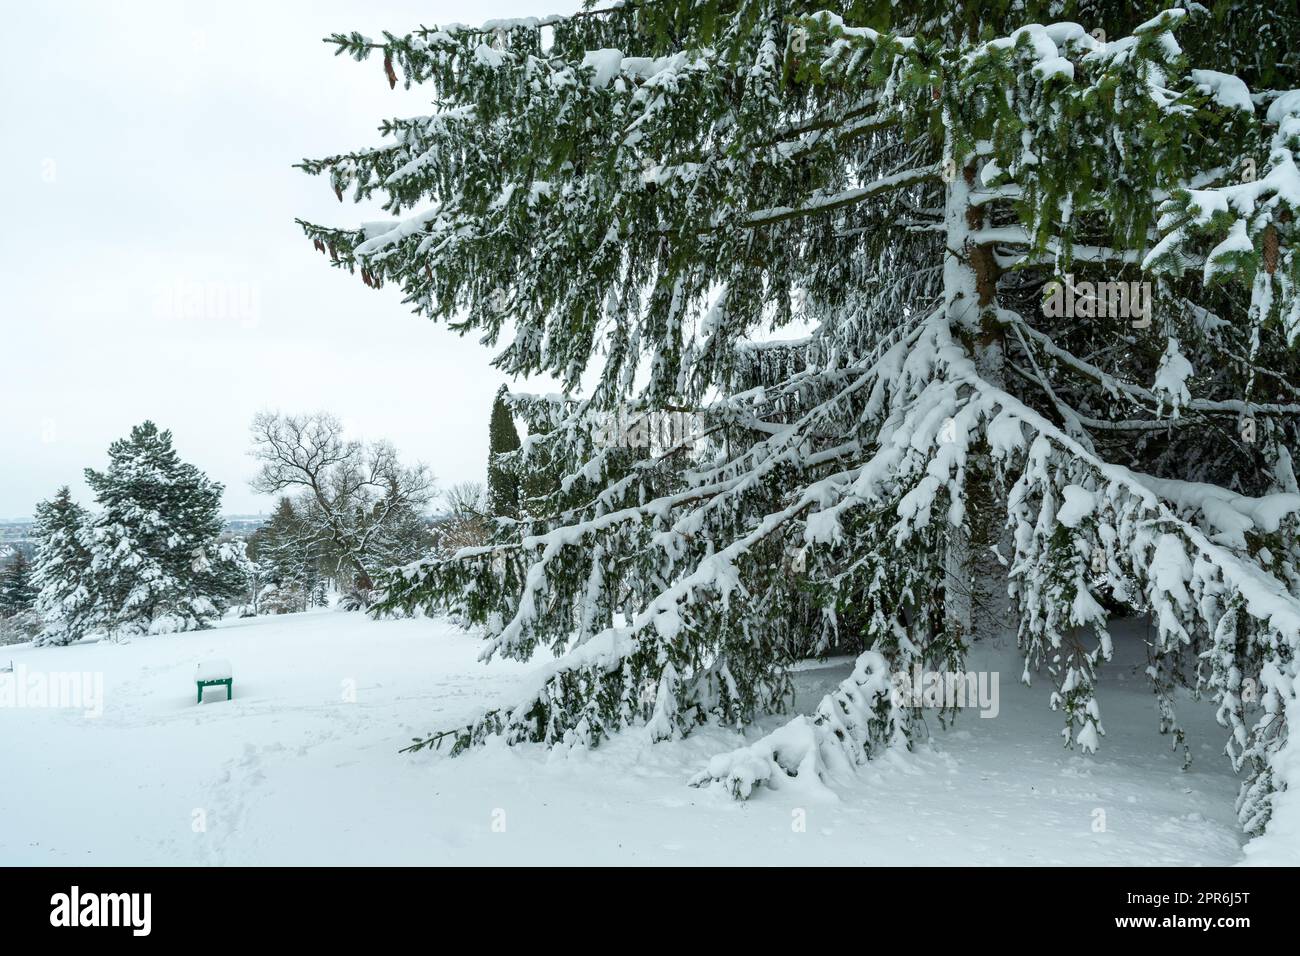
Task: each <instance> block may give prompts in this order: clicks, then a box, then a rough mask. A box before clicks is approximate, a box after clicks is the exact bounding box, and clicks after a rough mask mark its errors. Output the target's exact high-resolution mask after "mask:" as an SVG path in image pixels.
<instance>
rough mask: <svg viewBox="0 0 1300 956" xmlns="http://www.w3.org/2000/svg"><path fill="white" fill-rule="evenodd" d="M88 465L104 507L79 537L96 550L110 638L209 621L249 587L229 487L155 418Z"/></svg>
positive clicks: (99, 608) (101, 625)
mask: <svg viewBox="0 0 1300 956" xmlns="http://www.w3.org/2000/svg"><path fill="white" fill-rule="evenodd" d="M108 457H109V465H108V468H107V469H106V470H104V471H102V472H101V471H95V470H94V469H92V468H88V469H86V482H87V483H88V484H89V485H90V487H91V489H92V490H93V491H94V493H95V500H96V503H97V504H98V506H99V513H98V514H96V515H95V516H94V518H93V519H92V520H91V521H90V523H89V525H88V526H87V527H86V528H85V529H84V530H83V532H82V534H81V536H80V537H81V542H82V544H83V546H84V547H85V548H86V550H87V551H88V552H89V554H90V571H89V590H90V592H91V604H92V606H93V615H92V620H93V624H94V626H95V627H96V628H97V629H102V630H104V631H105V632H107V633H109V634H110V635H114V636H117V635H129V634H141V633H150V632H155V631H177V630H191V629H194V628H200V627H203V626H205V625H206V624H207V623H208V621H209V620H210V619H211V618H213V617H215V616H216V615H217V614H218V613H219V611H220V608H221V606H222V605H224V604H225V603H226V602H227V601H229V600H230V599H231V598H234V597H236V596H237V595H238V594H239V593H240V591H241V590H242V589H243V587H244V584H245V581H244V576H243V574H242V573H240V571H239V565H240V562H241V558H242V548H234V547H232V546H230V545H227V544H222V543H221V542H220V541H219V540H218V538H219V536H220V534H221V493H222V486H221V485H220V484H218V483H216V482H213V481H210V480H209V479H208V478H207V476H206V475H204V474H203V473H202V472H201V471H199V469H198V468H196V467H195V466H193V465H191V464H188V463H186V462H183V461H181V460H180V457H179V456H178V455H177V454H176V451H175V449H174V448H173V447H172V435H171V432H169V431H160V430H159V429H158V426H156V425H155V424H154V423H153V422H145V423H143V424H141V425H137V426H135V427H134V428H132V429H131V434H130V436H129V437H128V438H123V439H119V440H117V441H115V442H113V444H112V445H110V446H109V449H108Z"/></svg>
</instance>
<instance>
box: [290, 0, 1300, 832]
mask: <svg viewBox="0 0 1300 956" xmlns="http://www.w3.org/2000/svg"><path fill="white" fill-rule="evenodd" d="M1165 5H1166V4H1160V3H1151V2H1147V0H1128V2H1105V0H1096V2H1087V0H1079V2H1072V0H1042V2H1039V0H1023V2H1006V0H994V2H987V0H985V2H956V3H954V2H951V0H916V2H911V3H901V2H898V3H889V2H884V0H849V2H845V3H844V4H842V5H841V6H840V7H839V8H837V10H836V11H835V12H818V11H822V8H823V3H822V2H820V0H819V2H817V3H807V4H805V3H801V2H794V0H732V2H729V0H701V2H695V3H690V2H688V3H667V2H637V0H632V2H627V3H623V4H619V5H616V6H613V7H611V8H610V9H595V8H592V9H587V10H585V11H584V12H582V13H580V14H577V15H575V16H571V17H551V18H547V19H544V20H519V21H497V22H494V23H491V24H489V25H487V26H485V27H483V28H481V29H471V28H466V27H461V26H456V27H447V28H441V29H440V28H437V27H425V28H421V29H419V30H416V31H415V32H413V33H409V34H404V35H395V34H385V35H384V36H383V37H382V39H379V40H372V39H370V38H367V37H364V36H362V35H360V34H355V33H354V34H348V35H343V34H339V35H336V36H334V37H333V38H332V42H333V43H334V44H335V45H336V47H337V52H340V53H347V54H350V55H352V56H354V57H355V58H356V59H358V60H366V59H367V58H369V57H371V56H372V55H375V54H379V55H380V56H382V59H383V64H384V71H385V73H386V75H387V77H388V80H389V82H390V83H395V82H396V80H397V78H398V76H399V74H400V77H401V78H402V79H403V80H404V81H405V83H407V84H408V85H410V84H425V85H427V86H428V87H429V88H430V89H431V91H432V93H433V95H434V97H435V98H436V100H437V108H436V110H435V111H434V112H433V113H432V114H431V115H429V116H422V117H414V118H408V119H395V120H391V121H388V122H386V123H385V124H384V125H383V127H382V132H383V133H384V134H385V141H384V142H383V144H382V145H380V146H379V147H378V148H374V149H365V150H359V151H356V152H352V153H347V154H340V155H337V156H332V157H327V158H325V159H320V160H311V161H307V162H305V163H304V164H303V165H304V168H305V169H306V170H307V171H308V172H310V173H314V174H322V175H325V176H327V177H328V179H329V182H330V186H331V188H332V189H333V190H334V191H335V192H336V193H337V194H338V195H339V198H340V199H342V198H343V195H344V192H345V191H350V192H351V194H352V196H353V197H354V198H356V199H358V200H365V199H370V198H372V197H376V196H379V197H382V198H383V200H384V202H385V207H386V209H387V210H388V211H389V212H390V213H391V214H392V216H393V217H394V219H393V221H392V222H391V223H368V224H367V225H365V226H364V227H361V228H334V227H327V226H321V225H316V224H312V223H303V227H304V229H305V231H306V233H307V235H308V237H309V238H310V239H311V240H312V241H313V242H314V243H315V244H316V246H317V248H318V249H319V250H320V251H322V252H327V253H328V254H329V255H330V257H331V259H332V261H333V263H334V264H335V265H336V266H338V267H340V268H344V269H347V270H349V271H353V272H359V273H360V276H361V279H362V281H364V282H365V283H366V284H367V285H369V286H372V287H375V288H381V287H383V286H385V285H387V284H390V283H391V284H393V285H396V286H398V287H400V289H401V290H402V293H403V295H404V296H405V301H406V302H407V303H408V304H409V305H410V306H411V307H412V308H413V309H414V310H416V311H417V312H419V313H422V314H424V315H427V316H429V317H431V318H434V319H444V320H447V321H448V322H450V323H451V324H452V327H453V328H457V329H461V330H466V331H468V330H474V331H476V332H477V333H479V334H480V335H481V336H482V337H483V338H484V340H485V341H486V342H488V343H489V344H498V345H502V346H503V347H502V349H501V351H500V354H499V355H498V357H497V359H496V364H497V365H498V366H499V367H500V368H501V369H502V370H503V371H504V372H506V373H507V374H511V375H525V376H526V375H530V374H534V373H547V374H551V375H553V376H556V377H557V378H559V379H560V380H561V381H562V382H564V383H565V384H566V386H567V391H566V393H565V394H564V395H561V396H551V397H545V398H525V397H519V398H517V399H516V401H515V402H514V408H515V410H516V411H517V412H518V413H520V414H522V415H523V416H524V417H525V418H526V419H527V420H528V421H529V425H530V427H529V431H530V434H537V435H539V436H540V440H538V441H530V442H529V443H528V445H527V446H526V447H525V449H524V450H523V451H521V452H520V453H518V454H517V455H515V456H513V461H512V465H513V467H514V468H515V470H516V472H517V473H519V474H527V472H528V469H529V467H530V465H529V458H530V456H531V455H534V454H540V453H541V452H542V451H543V450H544V451H545V453H546V455H547V456H548V459H547V460H548V461H552V462H555V463H557V464H558V465H559V466H560V467H561V470H562V475H563V478H562V480H561V481H560V482H559V483H558V485H557V486H556V487H555V489H554V491H553V494H552V495H551V496H550V500H549V501H548V502H546V504H547V507H545V508H539V509H537V510H536V511H535V512H531V513H532V514H535V515H536V517H530V518H528V520H526V521H525V522H524V523H523V524H522V525H519V526H509V527H506V526H502V528H501V529H500V531H499V537H498V539H497V541H496V542H495V544H494V546H493V547H491V548H488V549H476V550H473V551H468V552H462V553H461V554H459V555H458V556H456V557H455V558H451V559H443V560H436V561H429V562H425V563H423V564H420V565H417V566H413V567H411V568H408V569H406V570H405V571H403V572H402V573H401V574H400V575H398V576H396V577H394V578H393V579H392V580H391V581H389V582H388V586H389V592H388V593H389V601H390V602H391V603H393V604H397V605H401V606H405V607H412V606H442V607H450V608H454V609H455V610H457V611H458V612H459V613H460V614H462V615H463V617H464V619H466V620H469V621H471V622H473V623H475V624H477V625H480V626H482V627H483V628H484V629H485V631H486V635H487V642H488V643H487V647H486V650H485V657H487V658H491V657H492V656H494V655H504V656H507V657H513V658H527V657H529V656H530V655H531V654H532V653H533V652H534V650H535V649H536V648H537V647H538V645H539V644H540V645H546V646H548V647H550V648H552V649H554V650H555V651H556V652H557V653H561V654H562V655H563V656H561V658H560V660H559V661H558V662H557V664H556V665H555V667H554V669H553V670H552V672H551V674H550V676H549V677H548V678H547V679H546V680H545V681H544V682H542V683H541V684H540V685H539V686H537V687H536V688H535V689H534V691H533V693H531V694H530V695H527V697H526V698H525V699H524V700H523V701H522V702H520V703H518V704H516V705H513V706H510V707H503V708H501V709H499V710H494V711H492V712H490V713H487V714H485V715H483V717H482V718H481V719H479V720H477V721H475V722H474V723H472V724H470V725H469V726H466V727H461V728H448V729H447V731H445V732H442V733H439V734H435V735H433V736H431V737H429V738H428V739H427V741H421V742H420V745H422V744H424V743H432V742H436V741H440V740H443V739H447V740H450V741H452V742H453V743H454V745H455V747H456V749H459V748H461V747H464V746H468V745H471V744H473V743H475V742H478V741H480V740H482V739H483V738H484V737H485V736H487V735H489V734H495V733H501V734H504V735H505V736H506V737H507V739H508V740H510V741H519V740H535V741H544V742H546V743H547V744H551V745H555V744H574V743H584V744H594V743H597V742H599V741H600V740H601V739H602V738H603V737H605V736H607V735H609V734H611V733H613V732H615V731H617V730H619V729H621V728H624V727H627V726H629V725H634V724H645V725H647V727H648V728H649V733H650V735H651V737H652V738H653V739H663V738H671V737H675V736H678V735H681V734H684V733H687V732H689V730H690V729H691V728H692V727H693V726H695V725H696V724H698V723H699V722H700V721H703V720H706V719H717V720H720V721H724V722H726V723H729V724H733V725H737V726H743V725H745V724H746V723H748V722H749V721H750V720H751V719H752V718H753V717H754V716H755V715H756V714H758V713H761V712H764V711H768V710H772V709H779V708H781V707H782V706H784V705H785V704H786V703H787V702H788V701H789V699H790V692H791V682H790V677H789V672H788V666H789V664H790V662H791V661H792V660H793V659H794V658H796V657H798V656H801V655H804V654H808V653H817V652H821V651H824V650H826V649H828V648H830V647H832V646H854V645H858V646H862V647H864V648H865V650H864V651H863V653H862V654H861V656H860V658H859V660H858V665H857V667H856V668H855V671H854V674H853V675H852V676H851V677H850V678H849V679H848V680H847V681H845V682H844V684H843V685H842V686H841V687H840V688H839V690H837V691H835V692H834V693H832V694H830V695H828V696H827V698H826V699H825V700H824V701H823V702H822V704H821V705H820V707H818V708H817V710H816V712H815V713H814V714H813V715H812V716H810V717H799V718H796V719H795V720H794V721H792V722H791V723H790V724H789V725H787V726H786V727H785V728H783V729H782V730H781V731H779V732H778V733H776V734H773V735H771V736H770V737H767V738H764V739H761V740H759V741H757V742H755V743H753V744H751V745H750V746H748V747H746V748H744V749H743V750H740V751H737V752H736V753H735V754H731V755H720V756H719V757H717V758H716V759H714V760H713V761H712V762H711V763H710V765H709V767H708V768H707V769H705V770H703V771H702V772H701V774H700V775H699V777H698V778H697V782H698V783H701V784H705V783H710V782H712V781H720V782H722V783H723V784H724V785H725V786H727V787H728V788H730V789H731V791H732V792H734V793H736V794H737V795H738V796H746V795H748V794H749V793H750V792H751V791H752V789H753V788H754V787H755V786H756V785H758V784H761V783H770V784H775V783H777V782H779V781H780V780H781V779H783V778H784V777H785V776H786V775H794V774H803V773H809V774H811V773H824V772H826V771H827V770H828V769H829V768H832V767H835V766H844V765H848V766H852V765H854V764H857V763H859V762H861V761H863V760H865V759H867V758H868V757H869V756H870V755H872V754H873V753H874V752H875V751H876V750H877V749H878V748H880V747H882V746H885V745H890V744H894V745H906V744H907V743H908V742H909V741H910V740H911V739H912V738H913V737H914V736H915V735H916V734H917V733H919V732H920V729H921V728H920V725H919V722H918V721H917V720H916V719H915V718H916V714H914V713H913V712H912V711H911V710H910V709H908V708H906V707H904V706H902V705H901V704H900V703H898V702H896V701H895V699H894V697H893V696H892V695H891V694H890V693H889V687H890V679H891V675H893V674H896V673H898V672H900V671H903V672H905V671H907V670H909V669H910V667H911V666H912V664H913V663H916V662H921V663H924V664H926V665H928V666H936V667H939V668H941V669H951V668H952V667H953V666H954V665H958V666H959V665H960V662H961V660H962V658H963V655H964V654H965V652H966V650H967V648H968V646H969V643H970V642H971V641H972V640H977V639H979V638H981V637H982V636H983V635H985V634H987V633H991V632H992V630H993V628H994V627H995V626H996V623H997V621H998V618H999V617H1000V616H1001V615H1002V611H1003V606H1004V605H1006V604H1008V603H1009V605H1010V607H1011V608H1012V609H1013V612H1012V613H1013V615H1014V617H1012V618H1011V619H1012V620H1018V638H1019V642H1020V646H1021V647H1022V649H1023V651H1024V655H1025V662H1026V674H1027V675H1029V674H1031V673H1034V672H1040V673H1042V674H1044V675H1046V676H1047V677H1048V679H1049V680H1050V682H1051V687H1052V689H1051V692H1050V701H1051V705H1052V707H1053V708H1055V709H1058V710H1060V711H1061V712H1062V713H1063V715H1064V720H1065V723H1066V730H1067V737H1066V739H1067V741H1068V742H1069V743H1070V744H1071V745H1077V746H1079V747H1081V748H1082V749H1084V750H1088V751H1091V750H1093V749H1095V748H1096V747H1097V746H1098V743H1099V740H1100V737H1101V735H1102V732H1103V731H1102V726H1101V713H1102V705H1103V703H1104V702H1103V701H1100V700H1099V699H1098V698H1097V696H1096V694H1095V692H1094V680H1095V675H1096V671H1097V669H1098V668H1099V667H1100V666H1102V665H1104V663H1105V661H1106V660H1107V659H1109V657H1110V656H1111V650H1112V649H1111V637H1110V634H1109V631H1108V628H1107V622H1108V619H1109V617H1110V615H1111V613H1112V612H1113V611H1116V610H1120V611H1123V612H1125V613H1134V614H1140V615H1147V616H1149V617H1150V619H1151V620H1152V622H1153V626H1154V640H1153V646H1152V647H1151V648H1150V656H1151V661H1150V666H1149V668H1148V674H1149V676H1150V678H1151V682H1152V687H1153V689H1154V692H1155V694H1156V698H1157V701H1158V702H1159V707H1160V710H1161V724H1162V727H1161V729H1162V730H1165V731H1169V732H1172V733H1174V734H1175V735H1176V739H1177V737H1178V735H1180V733H1181V732H1180V731H1179V730H1178V728H1177V716H1176V714H1175V712H1174V689H1175V688H1176V686H1178V685H1180V684H1185V685H1190V686H1192V687H1195V688H1197V689H1198V690H1201V691H1204V692H1206V693H1208V694H1210V695H1212V696H1213V698H1214V700H1215V701H1216V703H1217V706H1218V713H1219V717H1220V721H1221V722H1222V723H1223V724H1224V726H1225V728H1227V731H1228V733H1227V737H1228V743H1227V752H1228V755H1229V756H1230V758H1231V760H1232V761H1233V763H1234V765H1235V766H1236V767H1238V768H1239V769H1240V770H1241V771H1242V772H1243V776H1244V782H1243V786H1242V792H1241V799H1240V803H1239V811H1240V815H1241V820H1242V823H1243V825H1244V826H1245V827H1246V828H1247V829H1248V830H1250V831H1258V830H1260V829H1262V828H1263V827H1264V825H1265V824H1266V823H1267V822H1268V820H1269V817H1270V815H1271V814H1276V813H1278V812H1281V811H1280V809H1279V808H1280V807H1281V805H1282V804H1281V803H1280V802H1279V800H1280V799H1281V798H1280V796H1279V795H1280V794H1283V793H1284V791H1285V790H1286V788H1287V787H1288V786H1289V787H1291V788H1292V790H1293V791H1295V792H1293V793H1290V794H1286V798H1287V799H1289V800H1291V801H1292V802H1291V803H1288V804H1287V806H1288V807H1289V808H1290V809H1289V810H1288V811H1287V812H1288V813H1290V814H1293V815H1294V816H1295V817H1296V819H1295V820H1294V821H1293V823H1292V825H1295V826H1297V827H1300V779H1296V777H1297V773H1296V771H1295V769H1294V768H1295V767H1296V766H1300V763H1298V762H1297V761H1296V759H1295V757H1294V756H1292V757H1291V758H1290V764H1289V766H1291V767H1292V770H1291V771H1289V773H1290V778H1288V777H1287V773H1288V771H1287V770H1286V769H1285V768H1286V767H1287V766H1288V764H1287V762H1286V760H1285V759H1284V757H1283V756H1282V755H1283V754H1284V753H1285V752H1286V750H1287V747H1288V743H1287V741H1288V727H1289V721H1290V719H1291V718H1292V717H1293V716H1294V715H1295V714H1296V713H1297V709H1298V708H1300V704H1298V703H1297V701H1296V696H1295V690H1294V683H1293V682H1294V679H1295V676H1296V671H1297V650H1300V572H1297V570H1296V569H1297V559H1300V542H1298V541H1297V532H1298V531H1300V521H1298V519H1297V512H1300V494H1297V491H1298V489H1297V486H1296V479H1295V475H1294V471H1293V467H1292V460H1293V457H1294V453H1295V449H1296V442H1297V436H1298V433H1297V426H1298V425H1300V389H1297V387H1296V385H1294V384H1293V383H1294V382H1296V381H1297V379H1296V372H1297V370H1298V367H1300V365H1298V363H1297V361H1296V356H1295V352H1294V350H1293V348H1292V345H1293V343H1294V340H1295V338H1296V336H1297V334H1298V333H1300V297H1297V295H1296V288H1297V287H1296V283H1297V280H1300V256H1297V255H1295V251H1294V250H1295V238H1296V233H1297V225H1296V213H1297V212H1298V211H1300V175H1297V171H1296V161H1297V153H1298V151H1300V91H1295V90H1287V89H1286V86H1288V85H1289V84H1292V83H1294V82H1295V77H1296V72H1295V66H1296V63H1297V52H1296V51H1297V50H1300V29H1298V28H1297V22H1296V19H1295V17H1294V16H1293V15H1292V14H1290V13H1286V12H1278V8H1275V7H1272V6H1266V5H1259V4H1241V3H1236V2H1219V3H1216V4H1213V5H1212V9H1207V7H1205V6H1202V5H1201V4H1196V3H1187V4H1183V5H1178V4H1169V5H1170V6H1174V7H1175V9H1170V10H1164V9H1163V8H1164V6H1165ZM1121 283H1123V285H1121ZM1148 295H1149V303H1150V305H1149V308H1147V307H1146V302H1147V298H1146V297H1147V296H1148ZM786 327H791V328H794V329H797V331H796V332H793V333H788V334H786V335H785V336H784V337H781V336H780V335H779V334H778V337H777V338H775V339H774V338H772V337H771V335H770V334H769V332H770V331H771V330H779V329H782V328H786ZM507 333H508V334H509V335H510V339H509V341H505V342H501V341H500V338H501V336H502V335H504V334H507ZM585 381H591V382H592V383H593V385H592V387H591V388H590V390H589V391H588V393H587V394H585V395H579V394H578V392H577V390H578V387H579V384H580V382H585ZM670 412H673V413H683V412H684V413H689V414H690V415H692V416H694V417H695V419H696V420H698V422H699V423H700V428H699V429H698V431H696V432H694V433H693V434H691V435H690V436H688V437H687V438H686V439H685V440H683V441H681V442H679V443H678V444H676V445H673V446H672V447H668V448H665V449H653V450H651V449H648V448H646V447H644V446H637V445H635V444H631V445H629V444H628V443H609V442H602V441H598V440H596V438H595V436H596V435H597V434H598V432H600V431H601V430H604V429H605V424H606V422H607V421H608V419H609V416H611V415H627V414H630V415H642V414H646V413H670ZM534 423H536V425H537V426H538V427H537V428H534V427H533V424H534ZM1295 746H1300V745H1292V746H1291V749H1292V750H1294V748H1295Z"/></svg>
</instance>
